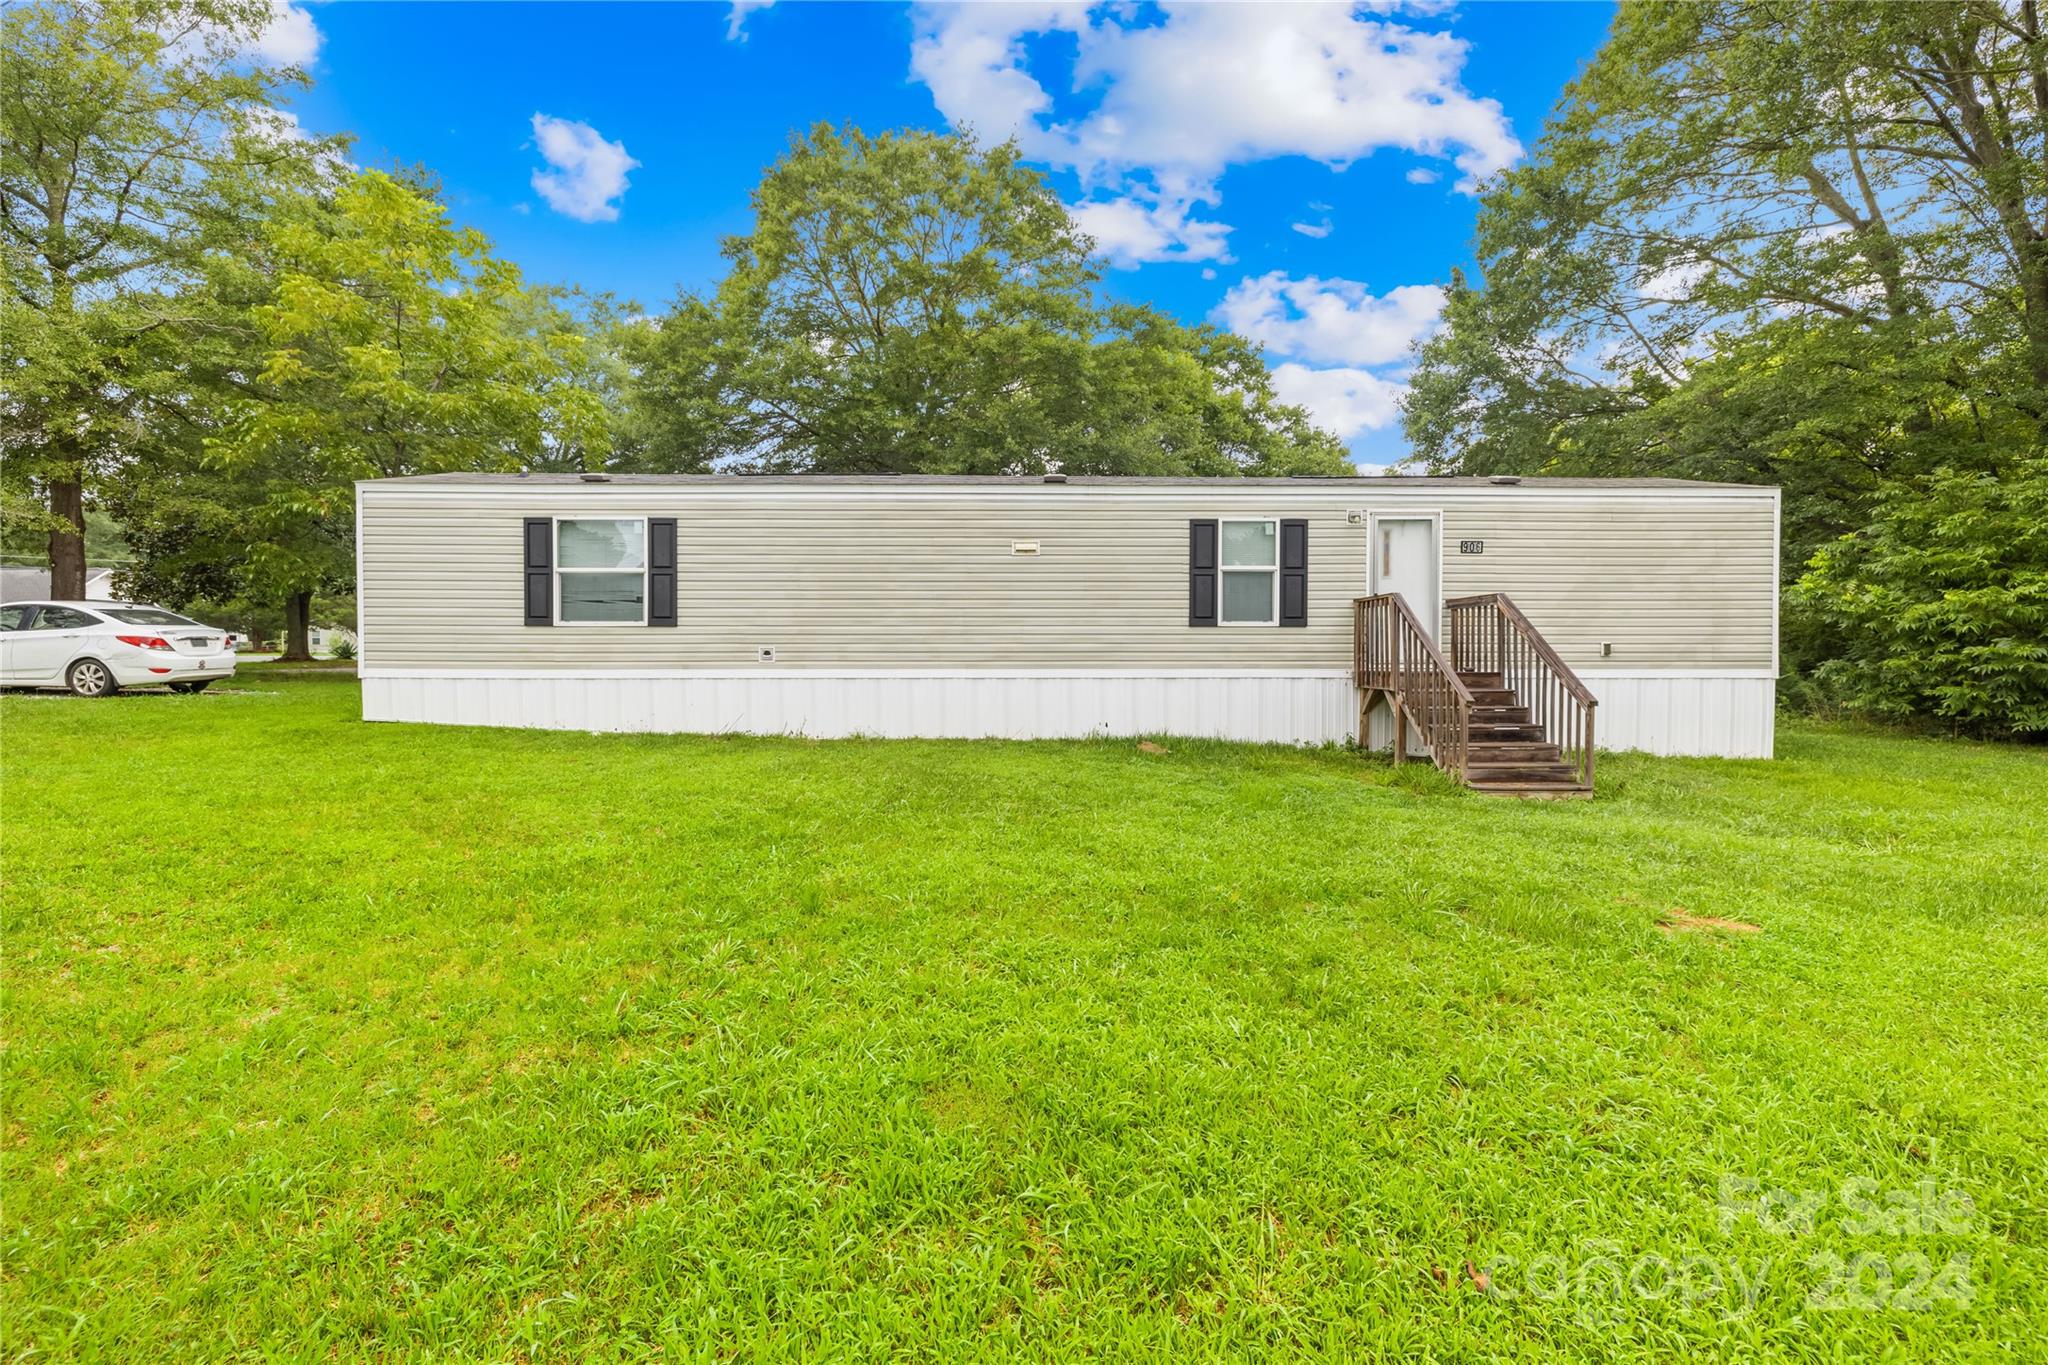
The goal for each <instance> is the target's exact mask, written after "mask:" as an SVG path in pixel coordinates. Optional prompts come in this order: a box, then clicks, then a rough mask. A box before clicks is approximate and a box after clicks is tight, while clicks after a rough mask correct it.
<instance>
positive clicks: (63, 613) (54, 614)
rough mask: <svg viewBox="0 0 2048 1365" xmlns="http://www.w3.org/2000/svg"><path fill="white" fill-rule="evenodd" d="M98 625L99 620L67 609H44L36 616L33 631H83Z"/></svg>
mask: <svg viewBox="0 0 2048 1365" xmlns="http://www.w3.org/2000/svg"><path fill="white" fill-rule="evenodd" d="M98 624H99V620H98V619H97V618H96V617H92V616H88V615H86V614H85V613H84V612H82V611H73V610H72V609H71V608H69V607H44V608H43V609H42V611H41V612H39V613H38V614H37V616H36V624H35V629H37V630H83V629H85V628H86V627H87V626H96V625H98Z"/></svg>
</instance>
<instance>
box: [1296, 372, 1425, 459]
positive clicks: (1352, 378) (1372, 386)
mask: <svg viewBox="0 0 2048 1365" xmlns="http://www.w3.org/2000/svg"><path fill="white" fill-rule="evenodd" d="M1273 391H1274V392H1275V393H1276V394H1278V395H1279V397H1280V401H1281V402H1283V403H1294V404H1297V405H1299V406H1301V407H1304V408H1307V409H1308V414H1309V416H1310V417H1311V418H1313V419H1314V420H1315V424H1316V425H1317V426H1319V427H1322V428H1323V429H1324V430H1326V431H1329V432H1331V433H1332V434H1333V435H1335V436H1336V437H1337V439H1338V440H1340V441H1349V440H1351V439H1352V438H1354V437H1356V436H1358V435H1360V434H1362V433H1364V432H1367V431H1377V430H1378V429H1379V428H1381V427H1384V426H1388V425H1390V424H1392V423H1394V422H1396V421H1398V420H1400V416H1401V398H1402V395H1403V394H1405V393H1406V392H1407V388H1406V386H1405V385H1402V384H1398V383H1396V382H1395V381H1393V380H1391V379H1382V378H1381V377H1380V376H1378V375H1376V374H1374V373H1373V372H1372V371H1371V370H1361V369H1352V368H1337V369H1328V370H1317V369H1311V368H1310V367H1309V366H1307V365H1296V364H1294V363H1292V362H1289V363H1288V364H1285V365H1278V366H1275V367H1274V369H1273Z"/></svg>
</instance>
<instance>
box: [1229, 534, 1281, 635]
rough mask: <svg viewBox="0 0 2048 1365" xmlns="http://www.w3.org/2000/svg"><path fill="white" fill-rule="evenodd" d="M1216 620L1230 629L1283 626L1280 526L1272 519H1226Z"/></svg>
mask: <svg viewBox="0 0 2048 1365" xmlns="http://www.w3.org/2000/svg"><path fill="white" fill-rule="evenodd" d="M1217 533H1218V536H1217V539H1218V544H1219V546H1220V547H1221V548H1220V552H1219V554H1218V556H1217V560H1218V563H1217V568H1218V571H1219V572H1220V573H1221V575H1222V582H1220V583H1218V584H1217V588H1218V592H1217V598H1218V607H1219V609H1218V611H1217V614H1216V619H1217V621H1218V622H1219V623H1221V624H1223V625H1226V626H1276V625H1278V624H1280V523H1279V522H1278V521H1277V520H1275V519H1273V518H1269V517H1259V518H1253V519H1248V520H1235V521H1234V520H1227V519H1226V520H1223V521H1220V522H1219V523H1218V525H1217Z"/></svg>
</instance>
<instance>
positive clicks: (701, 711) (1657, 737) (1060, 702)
mask: <svg viewBox="0 0 2048 1365" xmlns="http://www.w3.org/2000/svg"><path fill="white" fill-rule="evenodd" d="M1582 676H1583V677H1584V678H1585V681H1586V683H1587V685H1589V686H1590V687H1592V689H1593V691H1594V693H1595V694H1596V695H1597V696H1598V697H1599V698H1600V709H1599V712H1598V715H1597V718H1596V722H1595V727H1596V733H1597V737H1598V742H1599V745H1600V747H1601V748H1603V749H1642V750H1645V751H1647V752H1649V753H1653V754H1704V755H1717V756H1721V757H1726V758H1769V757H1770V756H1771V731H1772V725H1773V719H1774V708H1775V688H1774V685H1773V683H1772V680H1771V679H1770V678H1768V677H1746V676H1728V675H1705V674H1694V675H1687V674H1669V673H1667V674H1622V673H1609V674H1599V673H1587V674H1584V675H1582ZM363 719H365V720H394V721H428V722H433V723H438V724H444V725H497V726H517V727H524V728H528V729H542V730H596V731H652V732H660V733H695V734H728V733H737V734H755V735H808V736H811V737H813V738H817V739H841V738H847V737H850V736H854V735H870V736H875V737H877V738H884V739H906V738H918V737H921V738H930V739H1076V738H1084V737H1087V736H1090V735H1118V736H1129V735H1155V734H1165V735H1189V736H1199V737H1203V738H1215V739H1235V740H1248V741H1252V742H1259V743H1277V744H1326V743H1349V742H1351V741H1352V739H1353V738H1354V737H1355V734H1356V731H1357V728H1358V700H1357V694H1356V693H1355V692H1354V691H1353V690H1352V688H1351V683H1350V679H1349V678H1348V677H1346V676H1345V675H1344V674H1342V673H1335V674H1331V673H1316V674H1265V673H1213V674H1159V675H1146V674H1130V673H1102V674H1078V673H1020V674H1001V673H931V674H917V673H908V674H905V673H896V674H892V673H882V672H867V673H848V674H828V673H811V672H774V673H766V672H764V673H717V674H713V673H700V674H666V675H657V674H591V673H559V674H531V673H529V674H523V675H504V674H497V675H493V674H474V675H463V674H458V673H454V672H442V671H438V670H436V671H431V672H428V671H421V672H400V671H385V670H382V669H370V670H366V671H365V672H364V674H363ZM1368 739H1369V740H1370V741H1371V742H1372V743H1374V744H1375V745H1377V746H1380V747H1384V746H1385V745H1386V744H1387V743H1388V742H1389V741H1390V739H1391V726H1390V725H1388V723H1387V718H1386V717H1385V716H1384V715H1376V716H1375V717H1374V718H1373V723H1372V728H1371V733H1370V735H1369V736H1368Z"/></svg>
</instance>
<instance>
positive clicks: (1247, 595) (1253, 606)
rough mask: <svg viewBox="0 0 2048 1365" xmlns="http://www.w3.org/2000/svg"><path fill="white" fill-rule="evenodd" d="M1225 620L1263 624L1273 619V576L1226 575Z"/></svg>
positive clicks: (1224, 589) (1269, 574)
mask: <svg viewBox="0 0 2048 1365" xmlns="http://www.w3.org/2000/svg"><path fill="white" fill-rule="evenodd" d="M1223 619H1224V620H1226V621H1238V622H1254V623H1259V624H1263V623H1265V622H1268V621H1271V620H1272V619H1273V575H1272V572H1271V571H1270V570H1269V571H1267V572H1265V573H1226V574H1224V575H1223Z"/></svg>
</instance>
